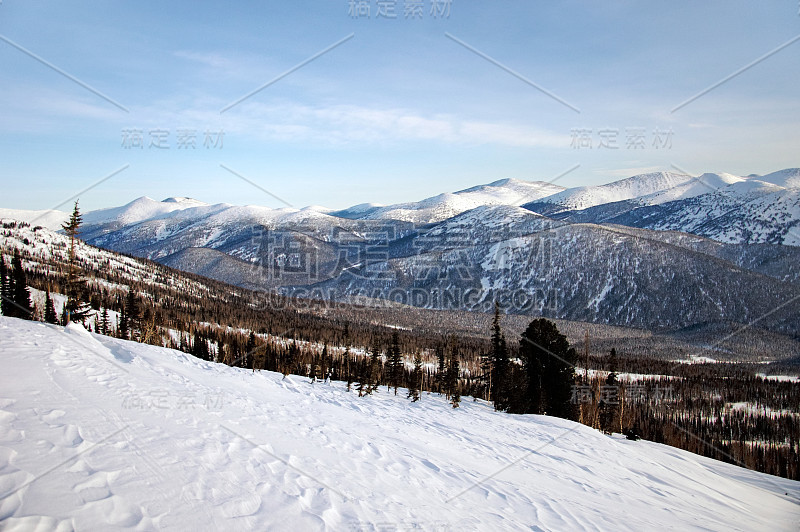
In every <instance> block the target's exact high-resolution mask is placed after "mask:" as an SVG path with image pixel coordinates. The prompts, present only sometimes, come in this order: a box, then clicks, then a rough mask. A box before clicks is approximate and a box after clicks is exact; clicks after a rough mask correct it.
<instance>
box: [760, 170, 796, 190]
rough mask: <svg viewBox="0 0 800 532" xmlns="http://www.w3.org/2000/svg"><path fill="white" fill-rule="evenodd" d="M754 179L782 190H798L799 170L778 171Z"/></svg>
mask: <svg viewBox="0 0 800 532" xmlns="http://www.w3.org/2000/svg"><path fill="white" fill-rule="evenodd" d="M756 179H758V180H759V181H764V182H766V183H772V184H773V185H778V186H780V187H784V188H800V168H787V169H785V170H778V171H777V172H772V173H771V174H767V175H765V176H761V177H758V178H756Z"/></svg>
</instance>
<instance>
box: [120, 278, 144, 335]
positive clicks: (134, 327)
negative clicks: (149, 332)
mask: <svg viewBox="0 0 800 532" xmlns="http://www.w3.org/2000/svg"><path fill="white" fill-rule="evenodd" d="M122 320H123V323H124V325H123V330H124V331H125V338H130V339H131V340H137V341H138V340H140V333H141V326H142V307H141V304H140V302H139V298H138V297H137V296H136V292H134V290H133V287H128V295H127V296H126V297H125V310H124V312H123V318H122Z"/></svg>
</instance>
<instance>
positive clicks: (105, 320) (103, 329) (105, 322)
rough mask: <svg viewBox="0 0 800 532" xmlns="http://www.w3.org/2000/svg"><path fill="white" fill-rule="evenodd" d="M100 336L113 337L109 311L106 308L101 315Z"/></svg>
mask: <svg viewBox="0 0 800 532" xmlns="http://www.w3.org/2000/svg"><path fill="white" fill-rule="evenodd" d="M100 334H105V335H108V336H110V335H111V318H109V317H108V309H107V308H105V307H103V314H101V315H100Z"/></svg>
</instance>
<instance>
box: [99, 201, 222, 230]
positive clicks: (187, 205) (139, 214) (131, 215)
mask: <svg viewBox="0 0 800 532" xmlns="http://www.w3.org/2000/svg"><path fill="white" fill-rule="evenodd" d="M198 207H212V206H211V205H209V204H207V203H203V202H202V201H197V200H194V199H191V198H167V199H165V200H164V201H155V200H153V199H150V198H148V197H147V196H142V197H141V198H138V199H135V200H133V201H132V202H130V203H128V204H126V205H123V206H122V207H112V208H110V209H100V210H96V211H90V212H87V213H86V214H84V216H83V223H84V224H86V225H97V224H108V223H117V224H120V225H130V224H134V223H137V222H141V221H143V220H150V219H153V218H158V217H161V216H163V215H165V214H169V213H172V212H175V211H183V210H186V209H195V208H198ZM196 214H201V212H196Z"/></svg>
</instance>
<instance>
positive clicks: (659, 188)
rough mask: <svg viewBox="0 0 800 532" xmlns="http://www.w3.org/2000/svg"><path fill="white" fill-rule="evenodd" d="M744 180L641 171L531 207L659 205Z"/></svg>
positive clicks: (555, 210) (552, 210)
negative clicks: (638, 173)
mask: <svg viewBox="0 0 800 532" xmlns="http://www.w3.org/2000/svg"><path fill="white" fill-rule="evenodd" d="M741 181H744V179H742V178H741V177H736V176H734V175H731V174H703V175H701V176H699V177H692V176H689V175H685V174H676V173H673V172H654V173H649V174H641V175H636V176H633V177H629V178H627V179H622V180H620V181H615V182H613V183H608V184H606V185H598V186H590V187H576V188H570V189H566V190H563V191H561V192H559V193H557V194H553V195H552V196H547V197H546V198H543V199H541V200H539V201H538V202H532V205H531V207H532V209H531V210H535V211H537V212H541V213H542V214H547V215H553V214H557V213H559V212H563V211H575V210H584V209H588V208H590V207H596V206H598V205H604V204H608V203H616V202H620V201H626V200H638V202H639V203H640V204H641V205H657V204H659V203H664V202H667V201H673V200H677V199H682V198H689V197H694V196H699V195H700V194H705V193H707V192H708V191H709V190H716V189H718V188H721V187H725V186H727V185H730V184H732V183H738V182H741Z"/></svg>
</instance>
